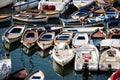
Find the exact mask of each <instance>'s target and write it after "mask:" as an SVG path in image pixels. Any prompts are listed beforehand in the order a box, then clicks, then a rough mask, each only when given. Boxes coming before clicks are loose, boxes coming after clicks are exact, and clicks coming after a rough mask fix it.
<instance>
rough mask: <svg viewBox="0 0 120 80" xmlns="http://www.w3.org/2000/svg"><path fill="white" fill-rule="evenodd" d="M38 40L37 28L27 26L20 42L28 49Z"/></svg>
mask: <svg viewBox="0 0 120 80" xmlns="http://www.w3.org/2000/svg"><path fill="white" fill-rule="evenodd" d="M37 40H38V30H37V29H34V28H27V29H26V30H25V32H24V33H23V35H22V38H21V43H22V44H23V45H24V46H26V47H27V48H28V49H30V48H31V47H32V46H35V45H36V42H37Z"/></svg>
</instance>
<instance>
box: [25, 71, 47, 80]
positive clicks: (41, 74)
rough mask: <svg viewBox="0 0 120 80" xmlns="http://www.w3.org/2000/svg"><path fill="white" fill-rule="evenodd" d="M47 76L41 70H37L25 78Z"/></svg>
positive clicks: (42, 79) (40, 78) (41, 78)
mask: <svg viewBox="0 0 120 80" xmlns="http://www.w3.org/2000/svg"><path fill="white" fill-rule="evenodd" d="M44 78H45V76H44V73H43V72H42V71H41V70H36V71H33V72H32V73H30V74H29V75H28V76H27V77H26V78H25V80H44Z"/></svg>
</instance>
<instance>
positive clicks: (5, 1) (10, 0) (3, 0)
mask: <svg viewBox="0 0 120 80" xmlns="http://www.w3.org/2000/svg"><path fill="white" fill-rule="evenodd" d="M0 2H1V3H0V8H3V7H5V6H8V5H10V4H12V3H13V2H14V0H0Z"/></svg>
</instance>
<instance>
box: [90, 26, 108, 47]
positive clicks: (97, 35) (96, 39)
mask: <svg viewBox="0 0 120 80" xmlns="http://www.w3.org/2000/svg"><path fill="white" fill-rule="evenodd" d="M105 38H106V34H105V32H103V31H102V30H101V29H99V28H98V29H96V30H95V31H94V32H93V33H92V34H91V35H90V43H92V44H94V45H100V41H101V40H103V39H105Z"/></svg>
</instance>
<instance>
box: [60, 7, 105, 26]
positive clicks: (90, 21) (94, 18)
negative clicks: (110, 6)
mask: <svg viewBox="0 0 120 80" xmlns="http://www.w3.org/2000/svg"><path fill="white" fill-rule="evenodd" d="M103 13H104V11H103V10H102V9H98V10H95V11H93V12H91V13H89V15H88V14H87V15H85V16H82V15H81V17H80V16H77V17H74V18H68V19H65V18H60V21H61V23H62V25H63V26H64V27H74V25H77V26H80V27H83V26H84V27H91V26H100V25H103V21H104V19H105V17H104V14H103Z"/></svg>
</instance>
